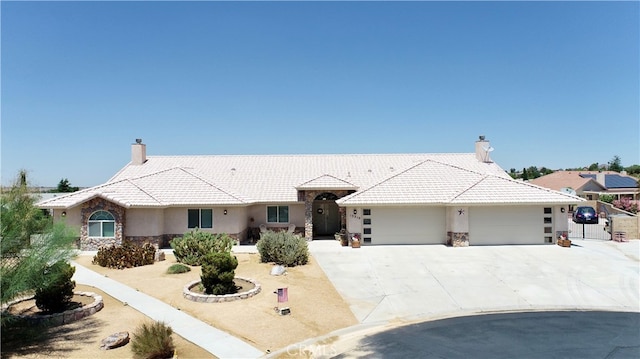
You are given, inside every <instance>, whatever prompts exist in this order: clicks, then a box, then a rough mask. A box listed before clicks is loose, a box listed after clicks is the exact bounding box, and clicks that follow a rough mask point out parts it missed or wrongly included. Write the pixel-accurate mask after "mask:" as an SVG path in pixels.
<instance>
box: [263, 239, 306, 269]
mask: <svg viewBox="0 0 640 359" xmlns="http://www.w3.org/2000/svg"><path fill="white" fill-rule="evenodd" d="M256 248H257V249H258V252H259V253H260V261H261V262H263V263H271V262H273V263H275V264H280V265H285V266H287V267H295V266H297V265H303V264H307V262H308V261H309V247H308V245H307V241H306V240H305V239H304V238H302V237H300V236H298V235H295V234H292V233H287V232H274V231H266V232H265V233H263V234H262V236H261V237H260V240H259V241H258V244H257V245H256Z"/></svg>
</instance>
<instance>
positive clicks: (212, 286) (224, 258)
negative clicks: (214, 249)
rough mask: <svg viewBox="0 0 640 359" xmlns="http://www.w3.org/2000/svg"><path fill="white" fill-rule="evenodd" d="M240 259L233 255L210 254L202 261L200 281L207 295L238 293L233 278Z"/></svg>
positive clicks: (226, 253) (225, 253)
mask: <svg viewBox="0 0 640 359" xmlns="http://www.w3.org/2000/svg"><path fill="white" fill-rule="evenodd" d="M237 267H238V259H237V258H236V257H234V256H232V255H231V253H228V252H224V253H209V254H207V255H206V256H204V258H203V261H202V275H201V276H200V280H201V283H202V286H203V287H204V292H205V293H206V294H215V295H224V294H233V293H236V292H237V291H238V289H237V288H236V285H235V283H234V282H233V278H234V277H235V269H236V268H237Z"/></svg>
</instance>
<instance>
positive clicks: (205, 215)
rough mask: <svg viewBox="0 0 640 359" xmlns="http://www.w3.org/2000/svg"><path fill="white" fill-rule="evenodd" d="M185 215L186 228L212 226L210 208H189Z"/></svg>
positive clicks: (211, 211)
mask: <svg viewBox="0 0 640 359" xmlns="http://www.w3.org/2000/svg"><path fill="white" fill-rule="evenodd" d="M187 217H188V219H187V222H188V223H187V227H188V228H213V210H212V209H189V210H187Z"/></svg>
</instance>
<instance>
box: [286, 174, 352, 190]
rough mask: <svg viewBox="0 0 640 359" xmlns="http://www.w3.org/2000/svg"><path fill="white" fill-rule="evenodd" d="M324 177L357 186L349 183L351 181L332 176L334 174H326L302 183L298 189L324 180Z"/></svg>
mask: <svg viewBox="0 0 640 359" xmlns="http://www.w3.org/2000/svg"><path fill="white" fill-rule="evenodd" d="M322 177H331V178H333V179H336V180H338V181H340V182H344V183H346V184H349V185H352V186H356V185H355V184H354V183H351V182H349V181H346V180H343V179H342V178H338V177H336V176H334V175H332V174H328V173H325V174H322V175H320V176H317V177H314V178H312V179H310V180H308V181H305V182H302V183H300V184H299V185H298V187H301V186H304V185H305V184H308V183H311V182H313V181H315V180H318V179H320V178H322Z"/></svg>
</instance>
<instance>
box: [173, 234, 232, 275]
mask: <svg viewBox="0 0 640 359" xmlns="http://www.w3.org/2000/svg"><path fill="white" fill-rule="evenodd" d="M234 243H235V240H234V239H233V238H231V237H230V236H229V235H228V234H226V233H222V234H213V233H208V232H200V230H199V229H197V228H196V229H195V230H193V231H190V232H187V233H185V234H184V236H183V237H178V238H174V239H173V240H172V241H171V248H173V254H174V255H175V256H176V259H177V260H178V262H181V263H184V264H188V265H191V266H199V265H201V264H202V258H203V257H204V256H206V255H207V254H209V253H222V252H227V253H230V252H231V248H233V244H234Z"/></svg>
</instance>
